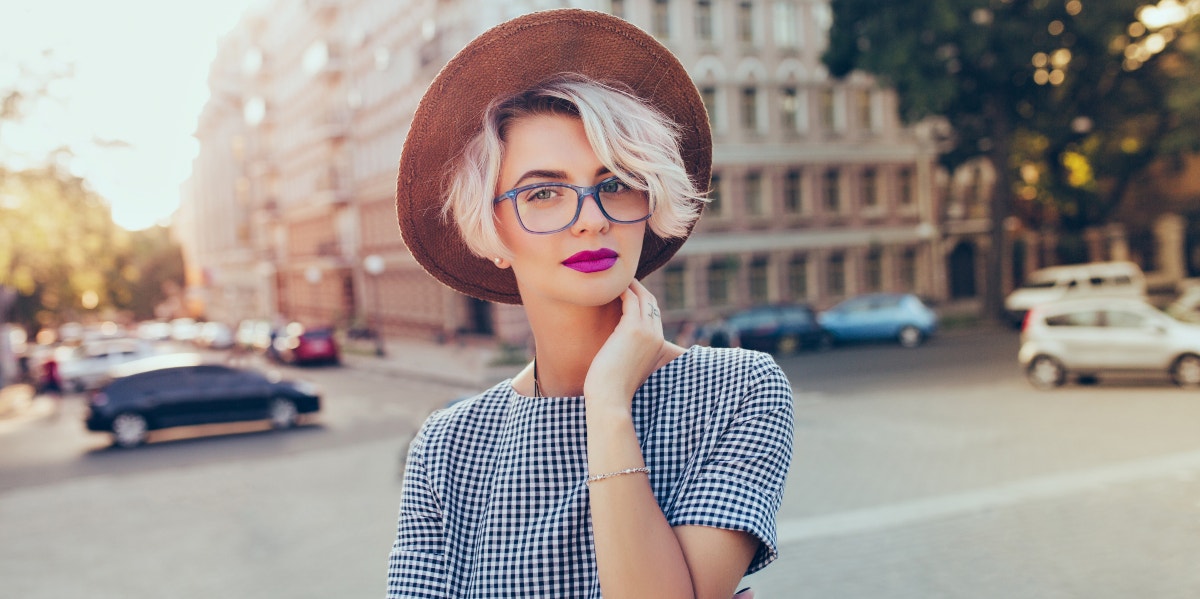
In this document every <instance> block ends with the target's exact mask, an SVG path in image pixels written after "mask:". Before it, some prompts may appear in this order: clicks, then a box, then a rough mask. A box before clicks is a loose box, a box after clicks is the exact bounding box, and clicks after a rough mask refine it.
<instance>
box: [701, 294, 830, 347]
mask: <svg viewBox="0 0 1200 599" xmlns="http://www.w3.org/2000/svg"><path fill="white" fill-rule="evenodd" d="M697 337H698V339H697V341H698V342H700V343H707V344H708V345H711V346H713V347H731V346H734V347H744V348H746V349H753V350H758V351H765V352H770V353H778V354H790V353H794V352H795V351H796V350H798V349H801V348H812V349H819V350H825V349H828V348H829V347H830V344H831V339H830V337H829V335H828V334H826V332H825V331H824V329H822V328H821V325H820V324H818V323H817V316H816V313H815V312H814V311H813V309H812V307H810V306H808V305H806V304H776V305H764V306H756V307H753V308H749V309H746V310H742V311H740V312H735V313H734V314H731V315H730V316H729V317H727V318H725V319H724V320H722V321H719V322H715V323H712V324H709V325H706V326H704V327H701V329H700V332H699V333H698V335H697Z"/></svg>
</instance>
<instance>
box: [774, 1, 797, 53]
mask: <svg viewBox="0 0 1200 599" xmlns="http://www.w3.org/2000/svg"><path fill="white" fill-rule="evenodd" d="M773 20H774V23H775V45H777V46H779V47H781V48H796V47H798V46H799V45H800V21H799V19H798V18H797V15H796V4H795V3H794V2H792V1H791V0H780V1H778V2H776V3H775V18H774V19H773Z"/></svg>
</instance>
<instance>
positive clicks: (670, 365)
mask: <svg viewBox="0 0 1200 599" xmlns="http://www.w3.org/2000/svg"><path fill="white" fill-rule="evenodd" d="M699 347H700V346H699V345H692V346H691V347H688V348H687V349H685V350H683V353H682V354H679V355H678V356H675V357H674V358H671V360H670V361H669V362H667V363H666V364H663V365H662V366H660V367H659V368H658V370H655V371H654V372H651V373H650V376H648V377H646V383H649V382H650V381H652V380H654V379H655V377H658V376H659V374H660V373H662V372H666V371H667V370H668V369H671V368H674V367H675V364H680V363H682V362H683V359H684V358H685V357H687V356H689V355H691V354H692V350H695V349H697V348H699ZM512 383H513V380H512V378H508V379H506V380H505V381H504V385H505V386H506V387H507V388H508V394H509V396H510V397H513V398H516V399H537V400H546V399H582V398H583V396H582V395H550V396H545V397H534V396H532V395H524V394H522V393H521V392H519V391H517V389H516V387H513V384H512ZM646 383H642V386H645V385H646ZM639 389H640V387H639Z"/></svg>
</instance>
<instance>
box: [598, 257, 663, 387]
mask: <svg viewBox="0 0 1200 599" xmlns="http://www.w3.org/2000/svg"><path fill="white" fill-rule="evenodd" d="M620 300H621V320H620V321H619V322H618V323H617V328H616V329H615V330H613V332H612V335H610V336H609V338H608V340H607V341H605V342H604V345H603V346H601V347H600V351H599V352H597V353H596V357H595V358H593V359H592V364H591V366H590V367H589V368H588V373H587V377H586V378H585V379H584V381H583V394H584V396H585V397H587V398H588V403H589V404H593V402H600V403H607V404H609V405H618V406H621V407H623V408H625V409H628V408H629V406H630V403H631V402H632V401H633V394H634V392H635V391H637V389H638V387H641V386H642V383H645V382H646V379H647V378H648V377H649V376H650V373H652V372H654V370H655V368H657V367H658V363H659V360H660V359H661V357H662V353H663V351H664V348H665V346H666V341H665V340H664V339H663V326H662V318H661V317H660V314H659V311H658V301H657V300H655V299H654V296H653V295H651V294H650V292H649V291H648V290H647V289H646V288H645V287H644V286H643V285H642V284H641V283H640V282H638V281H636V280H635V281H633V283H632V284H630V285H629V288H628V289H626V290H625V291H623V292H622V293H621V297H620ZM593 405H594V404H593Z"/></svg>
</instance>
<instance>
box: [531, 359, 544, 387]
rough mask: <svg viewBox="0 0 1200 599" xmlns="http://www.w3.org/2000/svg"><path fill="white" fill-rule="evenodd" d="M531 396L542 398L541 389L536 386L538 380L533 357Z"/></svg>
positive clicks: (535, 362) (535, 360)
mask: <svg viewBox="0 0 1200 599" xmlns="http://www.w3.org/2000/svg"><path fill="white" fill-rule="evenodd" d="M533 396H534V397H541V396H542V388H541V387H540V386H538V380H537V356H534V357H533Z"/></svg>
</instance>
